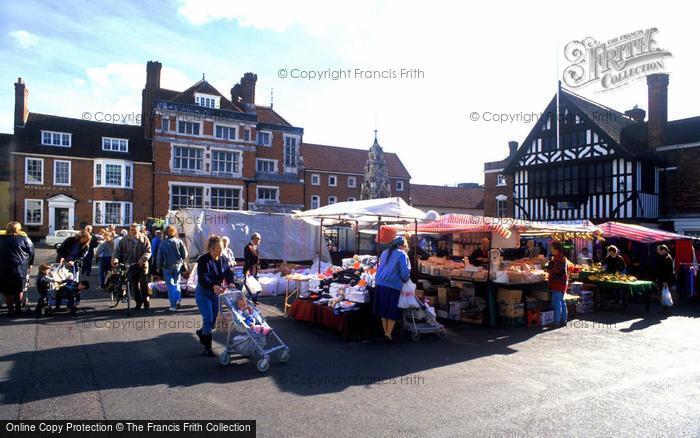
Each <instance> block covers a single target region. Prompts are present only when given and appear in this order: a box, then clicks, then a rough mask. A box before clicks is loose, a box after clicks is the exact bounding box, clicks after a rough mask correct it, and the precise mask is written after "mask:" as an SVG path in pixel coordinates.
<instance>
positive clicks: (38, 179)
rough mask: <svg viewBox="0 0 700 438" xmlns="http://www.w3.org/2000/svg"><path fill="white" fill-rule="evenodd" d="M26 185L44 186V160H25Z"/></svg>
mask: <svg viewBox="0 0 700 438" xmlns="http://www.w3.org/2000/svg"><path fill="white" fill-rule="evenodd" d="M24 183H25V184H44V159H43V158H25V159H24Z"/></svg>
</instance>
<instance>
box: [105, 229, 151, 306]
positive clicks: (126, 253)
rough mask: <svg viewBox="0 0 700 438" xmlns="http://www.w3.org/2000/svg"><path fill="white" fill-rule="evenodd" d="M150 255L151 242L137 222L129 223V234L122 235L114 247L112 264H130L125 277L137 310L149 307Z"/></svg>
mask: <svg viewBox="0 0 700 438" xmlns="http://www.w3.org/2000/svg"><path fill="white" fill-rule="evenodd" d="M150 257H151V242H149V241H148V238H147V237H146V236H144V235H143V234H141V231H140V225H139V224H136V223H134V224H131V226H130V227H129V234H128V235H127V236H126V237H122V238H121V240H120V241H119V245H117V247H116V248H114V255H113V257H112V266H117V265H118V264H119V263H124V264H127V265H131V266H130V267H129V270H128V272H127V279H128V281H129V283H130V284H131V290H132V292H133V294H134V301H136V306H135V308H136V309H137V310H138V309H140V308H141V306H143V308H144V309H148V308H150V307H151V303H150V290H149V289H148V281H147V280H146V275H147V274H148V259H149V258H150Z"/></svg>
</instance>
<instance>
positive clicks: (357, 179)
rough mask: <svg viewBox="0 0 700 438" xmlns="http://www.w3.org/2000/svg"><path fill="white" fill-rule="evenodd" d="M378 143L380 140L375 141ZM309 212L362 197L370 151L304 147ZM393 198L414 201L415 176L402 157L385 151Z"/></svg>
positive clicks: (306, 203) (306, 196) (304, 144)
mask: <svg viewBox="0 0 700 438" xmlns="http://www.w3.org/2000/svg"><path fill="white" fill-rule="evenodd" d="M375 141H376V139H375ZM301 147H302V153H303V155H304V183H305V195H304V205H305V208H306V209H313V208H318V207H322V206H324V205H328V204H334V203H336V202H345V201H356V200H359V199H360V198H361V189H362V183H363V181H364V178H365V166H366V164H367V161H368V158H369V153H370V152H369V149H365V150H362V149H351V148H344V147H338V146H326V145H319V144H310V143H303V144H302V146H301ZM384 162H385V167H386V170H387V173H388V180H389V189H390V193H389V194H390V196H398V197H401V198H403V199H404V200H405V201H406V202H410V199H411V185H410V181H411V175H410V174H409V173H408V170H406V167H404V165H403V163H402V162H401V160H400V159H399V157H398V155H396V154H394V153H390V152H384Z"/></svg>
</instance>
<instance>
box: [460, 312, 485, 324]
mask: <svg viewBox="0 0 700 438" xmlns="http://www.w3.org/2000/svg"><path fill="white" fill-rule="evenodd" d="M459 320H460V321H462V322H466V323H468V324H477V325H484V324H486V321H487V318H486V312H479V313H462V316H461V317H460V319H459Z"/></svg>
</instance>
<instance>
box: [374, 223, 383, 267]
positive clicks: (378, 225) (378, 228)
mask: <svg viewBox="0 0 700 438" xmlns="http://www.w3.org/2000/svg"><path fill="white" fill-rule="evenodd" d="M381 231H382V217H381V216H377V238H376V239H374V242H375V246H374V253H375V254H376V255H377V258H379V233H381Z"/></svg>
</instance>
